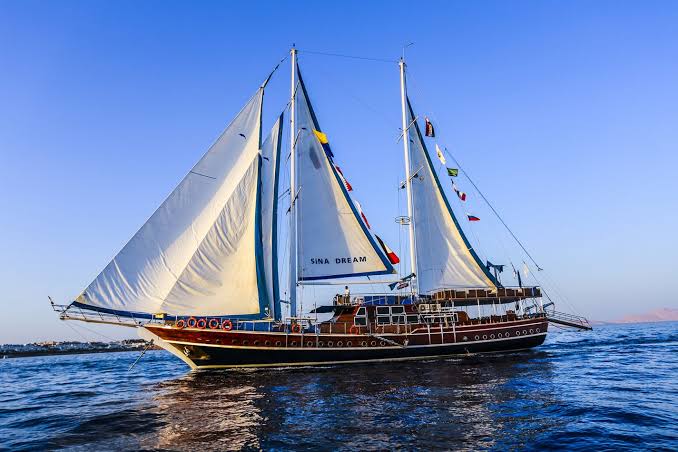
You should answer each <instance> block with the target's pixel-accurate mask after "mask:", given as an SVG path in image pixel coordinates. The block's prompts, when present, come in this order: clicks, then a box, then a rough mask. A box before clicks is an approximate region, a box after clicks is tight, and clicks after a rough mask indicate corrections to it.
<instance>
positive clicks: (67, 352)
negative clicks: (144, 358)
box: [2, 347, 159, 359]
mask: <svg viewBox="0 0 678 452" xmlns="http://www.w3.org/2000/svg"><path fill="white" fill-rule="evenodd" d="M151 350H159V348H157V347H152V348H151ZM138 351H140V350H138V349H129V348H120V349H110V350H63V351H61V350H59V351H44V352H19V353H3V354H2V359H10V358H31V357H34V356H53V355H88V354H91V353H118V352H138Z"/></svg>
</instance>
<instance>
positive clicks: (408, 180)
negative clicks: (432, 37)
mask: <svg viewBox="0 0 678 452" xmlns="http://www.w3.org/2000/svg"><path fill="white" fill-rule="evenodd" d="M398 65H399V66H400V101H401V103H402V109H403V135H402V138H403V151H404V153H405V189H406V191H407V216H408V218H409V223H408V225H407V227H408V232H409V236H410V265H411V267H412V268H411V270H412V273H414V274H415V275H417V274H418V272H417V253H416V244H415V239H414V218H413V213H412V211H413V209H412V176H411V175H410V170H411V168H410V133H409V129H410V125H411V124H408V123H407V87H406V85H405V59H404V58H401V59H400V62H399V63H398ZM412 121H413V122H414V121H416V118H412ZM416 279H417V278H416V276H415V277H414V278H412V281H411V282H410V287H411V288H412V293H413V294H416V292H417V286H418V284H417V282H416Z"/></svg>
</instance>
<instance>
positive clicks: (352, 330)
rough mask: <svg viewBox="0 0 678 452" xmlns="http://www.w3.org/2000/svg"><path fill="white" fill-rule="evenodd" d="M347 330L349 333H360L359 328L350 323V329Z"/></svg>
mask: <svg viewBox="0 0 678 452" xmlns="http://www.w3.org/2000/svg"><path fill="white" fill-rule="evenodd" d="M348 332H349V333H351V334H360V328H358V327H357V326H355V325H352V326H351V329H350V330H348Z"/></svg>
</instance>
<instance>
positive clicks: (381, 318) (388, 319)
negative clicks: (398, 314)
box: [377, 315, 391, 325]
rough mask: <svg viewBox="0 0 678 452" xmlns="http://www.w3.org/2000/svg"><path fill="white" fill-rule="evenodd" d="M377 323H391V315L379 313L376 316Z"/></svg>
mask: <svg viewBox="0 0 678 452" xmlns="http://www.w3.org/2000/svg"><path fill="white" fill-rule="evenodd" d="M377 323H378V324H379V325H388V324H389V323H391V316H388V315H380V316H378V317H377Z"/></svg>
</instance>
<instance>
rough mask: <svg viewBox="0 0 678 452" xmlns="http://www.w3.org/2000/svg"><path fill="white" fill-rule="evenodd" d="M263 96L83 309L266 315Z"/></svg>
mask: <svg viewBox="0 0 678 452" xmlns="http://www.w3.org/2000/svg"><path fill="white" fill-rule="evenodd" d="M262 98H263V88H261V89H259V90H258V91H257V93H256V94H255V95H254V96H253V97H252V99H250V101H249V102H248V103H247V104H246V105H245V107H244V108H243V109H242V110H241V111H240V113H239V114H238V115H237V116H236V118H235V119H234V120H233V122H232V123H231V124H230V125H229V126H228V127H227V128H226V130H225V131H224V132H223V133H222V135H221V136H220V137H219V138H218V139H217V141H216V142H215V143H214V144H213V145H212V146H211V147H210V149H209V150H208V151H207V153H206V154H205V155H204V156H203V157H202V159H201V160H200V161H199V162H198V163H197V164H196V165H195V166H194V167H193V169H192V170H191V171H190V172H189V173H188V174H187V175H186V177H185V178H184V179H183V180H182V181H181V182H180V183H179V185H178V186H177V188H176V189H175V190H174V191H173V192H172V193H171V194H170V195H169V197H168V198H167V199H166V200H165V201H164V202H163V203H162V205H161V206H160V207H159V208H158V209H157V210H156V211H155V213H153V215H152V216H151V217H150V218H149V219H148V221H147V222H146V223H145V224H144V225H143V226H142V227H141V229H140V230H139V231H138V232H137V233H136V234H135V235H134V237H132V239H131V240H130V241H129V242H128V243H127V244H126V245H125V247H124V248H123V249H122V250H121V251H120V252H119V253H118V255H117V256H115V258H114V259H113V260H112V261H111V262H110V263H109V264H108V265H107V266H106V268H104V270H103V271H102V272H101V273H100V274H99V276H97V278H96V279H95V280H94V281H93V282H92V283H91V284H90V285H89V287H87V289H85V291H84V292H83V293H82V294H81V295H80V296H79V297H78V298H77V299H76V304H77V305H78V306H80V307H85V308H90V309H99V310H104V311H114V312H119V313H121V314H125V313H130V312H133V313H167V314H170V315H251V316H260V315H261V312H262V306H266V305H267V304H268V300H266V298H267V297H266V291H265V290H263V291H262V290H261V286H262V285H263V284H262V283H260V282H259V281H262V280H263V271H262V268H261V266H260V265H259V263H258V262H257V258H256V256H257V255H259V256H260V255H261V252H260V251H261V250H260V248H261V237H260V236H258V234H260V231H259V229H260V224H259V221H260V218H258V215H257V207H258V206H257V200H258V195H259V193H258V189H259V169H260V165H261V157H260V155H259V145H260V140H261V108H262ZM257 247H258V248H259V253H257ZM260 302H261V303H260Z"/></svg>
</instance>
